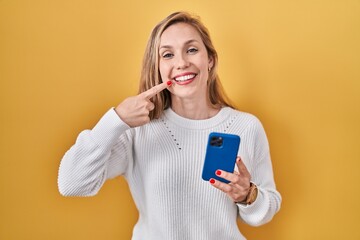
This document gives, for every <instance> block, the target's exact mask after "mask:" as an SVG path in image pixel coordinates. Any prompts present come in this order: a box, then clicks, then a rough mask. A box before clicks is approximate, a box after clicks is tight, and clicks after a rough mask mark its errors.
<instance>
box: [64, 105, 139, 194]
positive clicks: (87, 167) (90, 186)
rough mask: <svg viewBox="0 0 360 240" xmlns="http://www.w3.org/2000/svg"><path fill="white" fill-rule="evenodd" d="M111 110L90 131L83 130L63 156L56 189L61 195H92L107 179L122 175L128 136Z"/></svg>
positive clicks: (125, 165)
mask: <svg viewBox="0 0 360 240" xmlns="http://www.w3.org/2000/svg"><path fill="white" fill-rule="evenodd" d="M128 129H130V127H129V126H128V125H127V124H125V123H124V122H123V121H122V120H121V119H120V118H119V117H118V115H117V114H116V112H115V110H114V109H110V110H109V111H108V112H107V113H106V114H105V115H104V116H103V117H102V118H101V119H100V121H99V122H98V123H97V124H96V126H95V127H94V128H93V129H92V130H84V131H82V132H81V133H80V134H79V136H78V137H77V140H76V142H75V144H74V145H73V146H72V147H71V148H70V149H69V150H68V151H67V152H66V153H65V155H64V156H63V158H62V160H61V163H60V168H59V174H58V188H59V192H60V194H61V195H63V196H93V195H95V194H97V193H98V191H99V190H100V188H101V187H102V185H103V184H104V182H105V181H106V179H109V178H113V177H116V176H118V175H121V174H124V173H125V171H126V169H127V166H128V162H129V161H130V160H131V145H132V143H131V138H129V137H128V134H127V132H126V131H127V130H128Z"/></svg>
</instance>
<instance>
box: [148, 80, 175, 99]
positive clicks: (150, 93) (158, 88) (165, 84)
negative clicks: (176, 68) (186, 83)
mask: <svg viewBox="0 0 360 240" xmlns="http://www.w3.org/2000/svg"><path fill="white" fill-rule="evenodd" d="M170 85H171V81H167V82H163V83H160V84H158V85H156V86H154V87H152V88H150V89H149V90H147V91H145V92H143V93H141V95H142V96H143V97H145V98H147V99H150V98H152V97H154V96H155V95H156V94H158V93H159V92H161V91H162V90H164V89H165V88H167V87H168V86H170Z"/></svg>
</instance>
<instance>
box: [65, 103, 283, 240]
mask: <svg viewBox="0 0 360 240" xmlns="http://www.w3.org/2000/svg"><path fill="white" fill-rule="evenodd" d="M213 131H214V132H227V133H233V134H237V135H239V136H240V137H241V144H240V150H239V154H238V155H239V156H241V158H242V159H243V161H244V163H245V165H246V166H247V168H248V170H249V172H250V173H251V181H252V182H254V183H255V184H256V185H257V186H258V188H259V194H258V197H257V200H256V201H255V202H254V203H253V204H251V205H250V206H244V205H240V204H235V203H234V202H232V201H231V200H230V198H229V197H228V196H226V194H225V193H223V192H221V191H220V190H218V189H216V188H214V187H213V186H211V184H210V183H209V182H206V181H204V180H202V178H201V174H202V167H203V162H204V156H205V150H206V144H207V139H208V135H209V133H210V132H213ZM119 175H123V176H125V178H126V179H127V182H128V184H129V187H130V190H131V193H132V196H133V199H134V201H135V204H136V207H137V209H138V210H139V220H138V222H137V223H136V225H135V227H134V230H133V237H132V239H133V240H212V239H213V240H219V239H221V240H230V239H236V240H239V239H245V238H244V236H243V235H242V234H241V233H240V232H239V229H238V226H237V224H236V219H237V217H238V216H240V218H241V219H242V220H243V221H245V222H246V223H248V224H250V225H254V226H257V225H261V224H264V223H266V222H268V221H270V220H271V218H272V217H273V216H274V214H275V213H276V212H277V211H278V210H279V209H280V204H281V196H280V194H279V193H278V192H277V191H276V188H275V183H274V179H273V171H272V165H271V160H270V154H269V147H268V141H267V138H266V135H265V132H264V130H263V127H262V125H261V123H260V122H259V120H258V119H257V118H256V117H254V116H253V115H251V114H248V113H243V112H239V111H236V110H234V109H231V108H229V107H225V108H222V109H221V111H220V112H219V113H218V114H217V115H216V116H214V117H212V118H210V119H206V120H190V119H186V118H183V117H181V116H179V115H177V114H176V113H175V112H173V111H172V110H171V109H167V110H165V112H164V114H163V115H162V117H161V118H159V119H156V120H152V121H151V122H150V123H149V124H146V125H144V126H141V127H137V128H129V126H127V125H126V124H125V123H124V122H123V121H121V119H120V118H119V117H118V115H117V114H116V113H115V111H114V109H110V110H109V111H108V112H107V113H106V114H105V115H104V116H103V117H102V119H101V120H100V121H99V122H98V123H97V125H96V126H95V127H94V128H93V129H92V130H85V131H83V132H81V133H80V134H79V136H78V138H77V141H76V143H75V144H74V145H73V146H72V147H71V148H70V150H69V151H68V152H66V154H65V155H64V157H63V159H62V161H61V164H60V169H59V177H58V185H59V191H60V193H61V194H62V195H64V196H92V195H95V194H96V193H97V192H98V191H99V189H100V188H101V186H102V185H103V184H104V182H105V181H106V180H107V179H109V178H114V177H116V176H119Z"/></svg>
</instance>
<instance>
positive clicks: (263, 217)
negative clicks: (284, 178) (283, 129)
mask: <svg viewBox="0 0 360 240" xmlns="http://www.w3.org/2000/svg"><path fill="white" fill-rule="evenodd" d="M248 134H249V137H250V139H251V142H252V143H251V144H249V145H250V146H251V148H252V149H249V152H252V154H249V156H251V159H250V161H249V165H250V166H249V168H248V169H249V171H250V174H251V182H253V183H255V184H256V185H257V187H258V196H257V198H256V200H255V202H254V203H252V204H251V205H243V204H237V205H238V209H239V214H240V218H241V219H242V220H243V221H244V222H246V223H247V224H249V225H252V226H260V225H262V224H265V223H267V222H269V221H270V220H271V219H272V218H273V216H274V215H275V214H276V213H277V212H278V211H279V210H280V205H281V200H282V199H281V195H280V193H279V192H278V191H277V190H276V186H275V182H274V177H273V170H272V163H271V158H270V151H269V143H268V140H267V137H266V134H265V131H264V128H263V126H262V124H261V123H260V121H259V120H258V119H257V118H255V120H254V122H253V125H252V126H251V127H250V128H249V132H248Z"/></svg>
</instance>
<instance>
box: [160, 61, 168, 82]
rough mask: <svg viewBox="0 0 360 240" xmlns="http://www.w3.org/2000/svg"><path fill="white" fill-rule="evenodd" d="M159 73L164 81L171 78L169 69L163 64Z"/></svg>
mask: <svg viewBox="0 0 360 240" xmlns="http://www.w3.org/2000/svg"><path fill="white" fill-rule="evenodd" d="M159 72H160V76H161V79H162V80H163V81H164V80H167V79H168V78H169V68H168V67H167V66H166V65H165V64H163V63H161V62H160V64H159Z"/></svg>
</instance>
